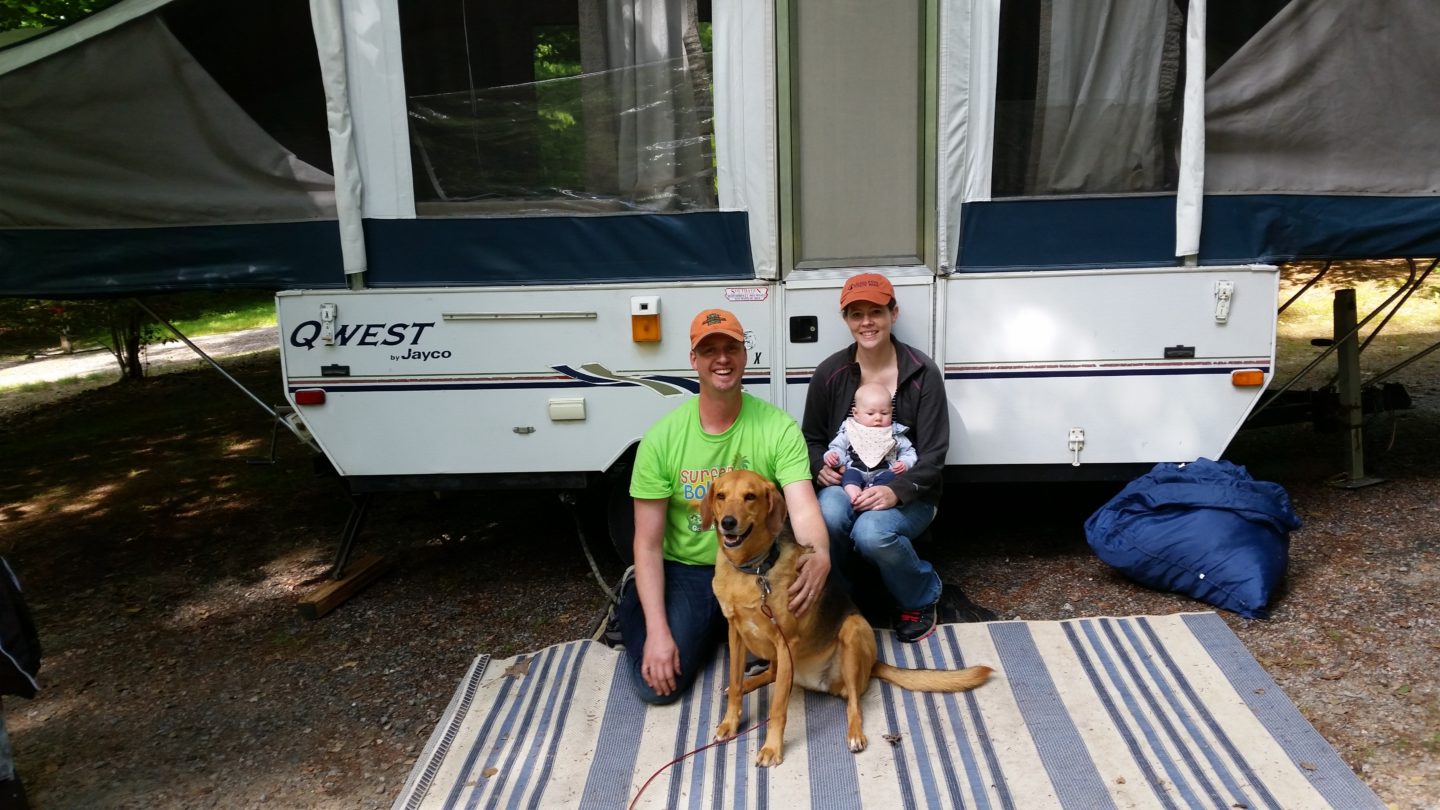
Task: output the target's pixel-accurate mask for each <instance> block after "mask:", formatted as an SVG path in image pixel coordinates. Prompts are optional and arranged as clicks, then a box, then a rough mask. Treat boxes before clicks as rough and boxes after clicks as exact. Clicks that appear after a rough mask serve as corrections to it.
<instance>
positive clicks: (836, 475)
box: [815, 464, 843, 487]
mask: <svg viewBox="0 0 1440 810" xmlns="http://www.w3.org/2000/svg"><path fill="white" fill-rule="evenodd" d="M842 477H843V476H842V475H841V474H840V471H839V470H837V469H836V468H835V467H834V466H832V465H829V464H827V465H825V466H824V467H821V468H820V472H818V473H816V474H815V480H816V481H819V482H820V486H822V487H833V486H835V485H836V484H839V483H840V479H841V478H842Z"/></svg>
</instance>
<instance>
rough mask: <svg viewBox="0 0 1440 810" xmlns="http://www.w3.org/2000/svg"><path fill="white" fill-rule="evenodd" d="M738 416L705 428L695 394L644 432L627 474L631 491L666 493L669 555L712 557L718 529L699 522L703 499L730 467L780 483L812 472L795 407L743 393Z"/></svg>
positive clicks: (696, 560)
mask: <svg viewBox="0 0 1440 810" xmlns="http://www.w3.org/2000/svg"><path fill="white" fill-rule="evenodd" d="M741 396H742V397H743V399H742V404H741V406H740V416H739V418H737V419H736V420H735V424H733V425H731V426H730V429H729V430H727V431H725V432H724V433H719V434H715V435H711V434H709V433H706V432H705V431H704V430H702V429H701V428H700V400H699V398H698V397H692V398H690V399H689V400H688V401H686V402H685V403H684V404H683V405H681V406H680V407H678V408H676V409H675V410H673V411H671V412H670V413H668V414H666V415H665V416H664V417H662V418H661V419H660V421H659V422H656V423H655V425H654V426H653V427H651V428H650V430H648V431H646V432H645V438H644V439H642V440H641V442H640V449H639V451H638V452H637V453H636V455H635V469H634V470H633V471H632V472H631V474H630V496H631V497H632V498H651V499H658V498H666V499H668V500H669V501H670V505H669V506H668V507H667V508H666V510H665V544H664V554H665V559H667V560H674V561H676V562H682V563H689V564H691V565H714V564H715V553H716V549H717V545H716V543H717V541H716V539H715V529H714V528H713V527H712V528H710V529H707V530H705V531H701V530H700V501H701V500H702V499H703V498H704V497H705V492H706V491H707V490H708V489H709V486H710V481H711V480H713V479H714V478H716V477H717V476H719V475H720V474H721V473H724V472H728V471H730V470H733V469H742V470H754V471H755V472H757V473H759V474H761V475H763V476H765V477H766V478H769V479H770V480H771V481H772V482H774V483H775V484H777V485H778V486H780V487H784V486H785V485H786V484H792V483H794V482H796V481H808V480H809V479H810V456H809V453H808V451H807V450H806V448H805V437H804V436H803V435H801V433H800V426H799V425H797V424H795V420H794V419H793V418H792V417H791V416H790V414H788V413H786V412H785V411H782V410H780V409H779V408H777V407H775V406H774V405H771V404H770V403H768V402H766V401H764V400H762V399H756V398H755V397H753V396H751V395H749V394H742V395H741Z"/></svg>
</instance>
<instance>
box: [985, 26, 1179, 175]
mask: <svg viewBox="0 0 1440 810" xmlns="http://www.w3.org/2000/svg"><path fill="white" fill-rule="evenodd" d="M1187 6H1188V3H1185V2H1177V0H1004V2H1003V4H1002V5H1001V7H1000V47H999V64H998V66H997V67H998V69H997V79H996V104H995V152H994V169H993V180H992V187H991V196H992V197H995V198H1001V197H1043V196H1055V195H1104V194H1136V193H1146V192H1165V191H1173V190H1174V189H1175V185H1176V177H1177V166H1178V160H1179V138H1180V123H1181V110H1182V106H1183V104H1182V102H1183V95H1184V87H1185V51H1184V47H1185V9H1186V7H1187Z"/></svg>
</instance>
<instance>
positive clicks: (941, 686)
mask: <svg viewBox="0 0 1440 810" xmlns="http://www.w3.org/2000/svg"><path fill="white" fill-rule="evenodd" d="M992 671H993V670H991V669H990V667H982V666H974V667H966V668H964V669H901V668H899V667H892V666H890V665H889V664H886V663H884V662H881V661H876V662H875V666H874V667H873V668H872V669H871V670H870V676H871V677H873V678H879V679H880V680H882V681H888V682H890V683H893V684H895V685H896V686H898V687H900V688H901V689H909V690H911V691H912V692H964V691H965V690H967V689H974V688H975V687H977V686H979V685H980V684H982V683H985V681H986V680H988V679H989V678H990V673H991V672H992Z"/></svg>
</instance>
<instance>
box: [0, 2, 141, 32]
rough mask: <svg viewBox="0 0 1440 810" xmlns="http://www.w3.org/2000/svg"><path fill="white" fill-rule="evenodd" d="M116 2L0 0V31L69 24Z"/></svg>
mask: <svg viewBox="0 0 1440 810" xmlns="http://www.w3.org/2000/svg"><path fill="white" fill-rule="evenodd" d="M116 2H118V0H0V31H10V30H13V29H16V28H54V27H57V26H62V25H69V24H70V23H73V22H75V21H76V20H79V19H83V18H85V17H88V16H90V15H91V14H94V13H95V12H97V11H100V10H101V9H103V8H106V7H108V6H112V5H114V4H115V3H116Z"/></svg>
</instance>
